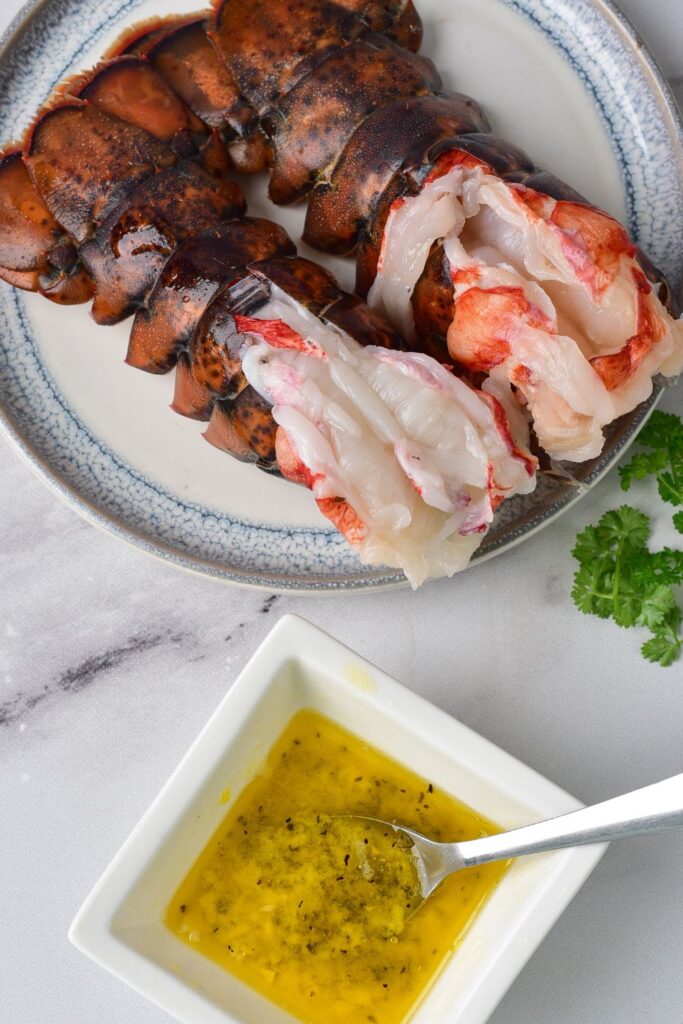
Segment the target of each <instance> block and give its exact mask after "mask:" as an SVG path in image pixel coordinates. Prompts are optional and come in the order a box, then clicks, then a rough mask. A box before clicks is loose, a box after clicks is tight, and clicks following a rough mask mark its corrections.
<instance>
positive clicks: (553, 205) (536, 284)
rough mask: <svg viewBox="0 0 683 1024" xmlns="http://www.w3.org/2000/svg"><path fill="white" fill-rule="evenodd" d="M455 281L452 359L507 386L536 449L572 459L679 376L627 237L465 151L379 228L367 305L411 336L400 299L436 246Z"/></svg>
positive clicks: (406, 305) (658, 308)
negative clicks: (656, 385) (665, 380)
mask: <svg viewBox="0 0 683 1024" xmlns="http://www.w3.org/2000/svg"><path fill="white" fill-rule="evenodd" d="M440 240H442V241H443V245H444V251H445V254H446V257H447V259H448V264H449V266H450V271H451V278H452V282H453V298H454V317H453V321H452V323H451V326H450V328H449V331H448V348H449V352H450V354H451V356H452V357H453V359H454V360H456V361H457V362H458V363H460V364H461V365H463V366H465V367H467V368H468V369H470V370H473V371H479V372H485V373H488V374H490V375H491V377H492V379H493V378H495V381H496V384H495V387H496V388H497V389H498V391H499V392H500V389H501V388H502V387H507V388H508V390H510V389H512V388H514V389H515V395H516V397H517V398H518V400H519V401H520V402H521V403H522V404H523V405H524V406H525V407H526V408H527V409H528V412H529V413H530V415H531V419H532V421H533V425H534V429H535V432H536V435H537V437H538V439H539V443H540V444H541V446H542V447H543V448H544V449H545V450H546V451H547V452H548V454H549V455H551V456H552V457H554V458H559V459H565V460H568V461H573V462H582V461H584V460H586V459H590V458H593V457H595V456H596V455H598V454H599V453H600V451H601V450H602V447H603V444H604V435H603V428H604V427H605V426H606V425H607V424H609V423H611V422H612V421H613V420H614V419H616V418H617V417H618V416H621V415H623V414H624V413H627V412H630V411H631V410H632V409H634V408H635V407H636V406H637V405H638V404H639V403H641V402H642V401H644V400H645V399H646V398H647V397H648V396H649V395H650V393H651V391H652V378H653V376H654V375H656V374H658V373H661V374H663V375H665V376H676V375H677V374H679V373H680V372H681V369H683V321H682V320H675V319H674V318H673V317H672V316H671V315H670V314H669V313H668V311H667V310H666V309H665V307H664V306H663V304H662V303H661V301H660V300H659V298H658V296H657V295H656V293H655V291H654V289H653V286H652V285H651V284H650V282H649V281H648V280H647V278H646V277H645V274H644V273H643V270H642V269H641V267H640V265H639V264H638V261H637V258H636V250H635V247H634V246H633V245H632V244H631V242H630V240H629V238H628V235H627V234H626V232H625V231H624V229H623V228H622V227H621V226H620V225H619V224H618V223H617V222H616V221H614V220H613V219H612V218H611V217H609V216H608V215H607V214H604V213H601V212H600V211H599V210H596V209H594V208H593V207H590V206H587V205H584V204H582V203H576V202H568V201H559V200H555V199H552V198H550V197H549V196H546V195H542V194H541V193H539V192H536V191H535V190H534V189H530V188H527V187H525V186H523V185H519V184H512V183H509V182H506V181H504V180H503V179H501V178H499V177H497V176H496V175H495V174H493V173H492V172H491V168H489V167H488V165H485V164H483V163H482V161H479V160H477V159H475V158H473V157H471V156H469V155H468V154H466V153H463V152H462V151H456V152H455V153H451V154H447V155H446V157H444V158H442V159H441V160H440V161H439V162H438V163H437V165H436V166H435V168H434V170H433V171H432V173H431V175H430V176H429V177H428V178H427V180H426V183H425V185H424V187H423V188H422V190H421V192H420V193H419V194H418V195H417V196H414V197H407V198H404V199H401V200H398V201H397V202H396V203H395V204H394V207H392V209H391V212H390V214H389V217H388V220H387V224H386V228H385V231H384V237H383V243H382V252H381V256H380V261H379V264H378V273H377V277H376V279H375V282H374V284H373V286H372V289H371V290H370V294H369V296H368V301H369V303H370V305H372V306H375V307H376V308H378V309H379V310H381V311H382V312H383V313H384V314H385V315H386V316H388V318H389V319H390V320H391V321H392V322H393V323H394V325H395V326H397V327H398V328H399V329H401V330H402V331H403V332H404V334H405V335H406V336H407V337H410V338H414V335H415V325H414V320H413V314H412V306H411V296H412V294H413V291H414V288H415V285H416V283H417V281H418V279H419V277H420V275H421V273H422V271H423V269H424V266H425V262H426V259H427V257H428V255H429V253H430V250H431V247H432V245H433V243H434V242H437V241H440Z"/></svg>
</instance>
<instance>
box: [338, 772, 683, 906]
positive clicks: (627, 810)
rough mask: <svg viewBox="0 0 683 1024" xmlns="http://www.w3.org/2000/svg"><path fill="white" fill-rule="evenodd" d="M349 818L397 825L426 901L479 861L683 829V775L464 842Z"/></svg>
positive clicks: (358, 816) (378, 820) (353, 816)
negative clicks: (444, 883) (557, 815)
mask: <svg viewBox="0 0 683 1024" xmlns="http://www.w3.org/2000/svg"><path fill="white" fill-rule="evenodd" d="M349 817H351V818H352V819H353V820H356V821H359V822H371V823H372V824H373V825H378V826H379V827H381V828H383V829H387V828H390V829H393V831H394V832H396V833H397V835H399V836H401V837H402V838H403V839H404V840H405V845H406V850H407V852H409V853H410V855H411V856H412V858H413V860H414V864H415V870H416V872H417V877H418V881H419V883H420V891H421V894H422V900H423V901H424V900H426V899H427V898H428V897H429V896H430V895H431V894H432V893H433V892H434V890H435V889H436V888H437V887H438V886H439V885H440V884H441V882H443V880H444V879H445V878H448V876H449V875H452V874H454V873H455V872H456V871H461V870H462V869H463V868H469V867H474V866H475V865H476V864H486V863H489V862H490V861H496V860H509V859H510V858H513V857H521V856H527V855H529V854H532V853H547V852H549V851H551V850H562V849H565V848H566V847H569V846H585V845H588V844H591V843H603V842H605V841H610V840H612V839H625V838H627V837H629V836H640V835H649V834H654V833H656V832H665V831H669V830H670V829H676V828H681V827H683V774H682V775H674V776H673V777H672V778H670V779H665V780H664V781H663V782H656V783H654V785H651V786H645V787H644V788H643V789H637V790H634V791H633V792H632V793H625V794H624V795H623V796H618V797H614V799H612V800H605V801H604V802H603V803H599V804H594V805H593V806H592V807H582V808H581V810H579V811H572V812H571V813H570V814H564V815H561V816H560V817H559V818H550V819H548V820H547V821H539V822H536V823H534V824H532V825H525V826H523V827H522V828H518V829H514V830H513V831H511V832H500V833H497V834H496V835H492V836H484V837H482V838H481V839H468V840H466V841H464V842H462V843H439V842H435V841H434V840H433V839H429V838H428V837H427V836H424V835H422V834H421V833H420V832H416V831H415V830H414V829H412V828H407V827H406V826H404V825H400V824H397V823H396V822H391V821H381V820H380V819H378V818H370V817H364V816H360V815H357V816H356V815H349ZM415 909H416V908H415ZM413 913H414V910H413Z"/></svg>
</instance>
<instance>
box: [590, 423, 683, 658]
mask: <svg viewBox="0 0 683 1024" xmlns="http://www.w3.org/2000/svg"><path fill="white" fill-rule="evenodd" d="M638 441H639V444H640V445H641V446H642V447H644V448H647V449H649V451H643V452H638V453H637V454H636V455H634V456H633V457H632V458H631V460H630V461H629V462H628V463H627V464H626V465H625V466H622V467H621V469H620V470H619V474H620V477H621V486H622V488H623V489H624V490H628V489H629V487H630V486H631V484H632V483H633V482H634V481H636V480H644V479H645V478H646V477H649V476H654V477H655V478H656V480H657V487H658V490H659V494H660V496H661V497H662V499H663V500H664V501H666V502H668V503H669V504H672V505H683V422H682V421H681V420H680V419H679V417H678V416H673V415H671V414H670V413H663V412H655V413H653V415H652V417H651V418H650V420H649V422H648V423H647V425H646V426H645V428H644V429H643V430H642V432H641V434H640V437H639V438H638ZM674 524H675V526H676V528H677V529H678V530H680V531H681V532H682V533H683V511H680V512H677V513H676V514H675V515H674ZM650 529H651V527H650V517H649V516H647V515H645V513H644V512H640V511H639V510H638V509H636V508H633V507H632V506H631V505H622V506H621V507H620V508H618V509H613V510H612V511H610V512H606V513H605V514H604V515H603V516H602V518H601V519H600V520H599V522H598V523H597V525H595V526H588V527H586V529H585V530H583V531H582V532H581V533H580V534H579V535H578V537H577V538H576V545H575V547H574V549H573V551H572V554H573V555H574V558H575V559H576V560H577V562H578V563H579V569H578V570H577V572H576V574H575V576H574V586H573V589H572V598H573V600H574V603H575V604H576V606H577V608H579V609H580V611H582V612H585V613H586V614H591V615H598V616H599V617H600V618H602V619H610V618H611V619H613V620H614V621H615V622H616V623H617V625H619V626H623V627H630V626H642V627H645V628H647V629H649V630H650V632H651V634H652V635H651V637H650V639H649V640H646V641H645V643H644V644H643V645H642V647H641V652H642V654H643V656H644V657H645V658H647V659H648V660H649V661H652V662H655V663H657V664H659V665H663V666H667V665H672V664H673V663H674V661H676V659H677V658H678V656H679V655H680V653H681V649H682V648H683V638H682V637H681V634H680V626H681V621H682V619H683V612H682V611H681V608H680V606H679V604H678V601H677V599H676V590H675V588H676V587H678V586H679V585H680V584H681V583H683V551H679V550H676V549H675V548H670V547H665V548H662V549H661V550H660V551H651V550H650V548H649V546H648V541H649V539H650Z"/></svg>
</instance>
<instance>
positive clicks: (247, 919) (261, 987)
mask: <svg viewBox="0 0 683 1024" xmlns="http://www.w3.org/2000/svg"><path fill="white" fill-rule="evenodd" d="M350 814H361V815H368V816H370V817H378V818H383V819H385V820H389V821H397V822H400V823H401V824H404V825H408V826H410V827H412V828H415V829H417V830H419V831H420V832H423V833H424V834H426V835H428V836H430V837H431V838H433V839H437V840H443V841H457V840H463V839H472V838H476V837H478V836H481V835H489V834H491V833H493V832H496V831H498V829H497V827H496V826H495V825H493V824H492V823H491V822H489V821H486V820H485V819H484V818H482V817H480V816H479V815H478V814H476V813H475V812H474V811H472V810H471V809H470V808H468V807H466V806H465V805H464V804H461V803H459V802H458V801H456V800H454V799H453V798H452V797H450V796H447V795H446V794H445V793H442V792H440V791H438V790H436V789H435V788H434V787H433V786H432V785H431V784H430V783H429V782H428V781H425V780H424V779H421V778H419V777H418V776H416V775H415V774H413V773H412V772H411V771H409V770H408V769H406V768H404V767H403V766H401V765H399V764H397V763H396V762H394V761H392V760H391V759H390V758H388V757H386V756H385V755H384V754H382V753H380V752H379V751H378V750H375V749H374V748H372V747H369V746H368V745H367V744H365V743H364V742H362V741H361V740H359V739H358V738H356V737H355V736H352V735H351V734H350V733H348V732H346V731H345V730H343V729H341V728H340V727H339V726H337V725H335V724H334V723H332V722H330V721H329V720H328V719H325V718H323V717H322V716H320V715H318V714H317V713H314V712H311V711H303V712H300V713H299V714H297V715H296V716H295V717H294V718H293V719H292V721H291V722H290V724H289V725H288V727H287V728H286V730H285V731H284V733H283V734H282V736H281V737H280V739H279V740H278V742H277V743H276V745H275V746H274V747H273V749H272V750H271V752H270V755H269V757H268V761H267V765H266V769H265V770H264V771H263V772H262V773H261V774H259V775H257V776H256V778H254V779H253V780H252V781H251V782H250V783H249V784H248V785H247V786H246V788H245V789H244V790H243V792H242V793H241V794H240V796H239V797H238V798H237V800H236V801H235V804H234V805H233V807H232V808H231V809H230V810H229V812H228V814H227V816H226V818H225V820H224V822H223V823H222V825H221V826H220V828H219V829H218V831H217V832H216V833H215V835H214V836H213V838H212V839H211V840H210V841H209V843H208V844H207V846H206V848H205V849H204V851H203V852H202V854H201V855H200V857H199V859H198V860H197V862H196V864H195V865H194V867H193V868H192V869H191V871H190V873H189V874H188V875H187V877H186V878H185V880H184V881H183V883H182V884H181V886H180V887H179V889H178V891H177V892H176V894H175V895H174V897H173V899H172V901H171V903H170V905H169V907H168V910H167V914H166V924H167V926H168V927H169V928H170V929H171V930H172V931H173V932H175V933H176V934H177V935H178V936H180V938H182V939H183V940H184V941H185V942H187V943H189V944H190V945H192V946H193V947H194V948H195V949H198V950H199V951H200V952H202V953H203V954H204V955H205V956H207V957H209V958H210V959H211V960H213V961H215V962H217V963H219V964H220V965H221V966H222V967H224V968H225V969H226V970H228V971H230V972H231V973H232V974H234V975H236V976H237V977H238V978H240V979H241V980H242V981H244V982H246V983H247V984H248V985H251V986H252V987H253V988H254V989H256V990H257V991H258V992H260V993H261V994H262V995H264V996H266V997H267V998H268V999H270V1000H272V1001H273V1002H274V1003H277V1004H278V1005H279V1006H281V1007H282V1008H283V1009H285V1010H287V1011H288V1012H289V1013H291V1014H292V1015H293V1016H295V1017H296V1018H297V1019H298V1020H300V1021H302V1022H304V1024H401V1022H402V1021H405V1020H406V1019H407V1017H408V1016H409V1014H410V1012H411V1010H412V1009H414V1007H415V1006H416V1004H417V1002H418V1001H419V999H420V998H421V997H422V996H423V995H424V993H425V992H426V990H427V988H428V986H429V984H430V983H431V981H432V980H433V978H434V976H435V975H436V973H437V972H438V970H439V968H440V966H441V965H442V964H443V963H444V961H445V959H446V958H447V957H448V955H449V954H450V953H452V952H453V950H454V949H455V948H456V947H457V945H458V943H459V942H460V940H461V939H462V937H463V935H464V933H465V931H466V929H467V927H468V925H469V924H470V922H471V921H472V919H473V917H474V916H475V914H476V913H477V911H478V910H479V908H480V907H481V905H482V903H483V902H484V901H485V900H486V899H487V897H488V896H489V895H490V893H491V892H492V890H493V889H494V888H495V886H496V885H497V883H498V881H499V879H500V877H501V875H502V874H503V872H504V871H505V868H506V865H504V864H503V865H500V864H491V865H485V866H483V867H479V868H476V869H469V870H467V871H463V872H460V873H459V874H457V875H455V876H453V877H452V878H450V879H447V880H446V882H444V883H443V885H442V886H441V887H440V888H439V889H438V890H437V891H436V893H434V894H433V895H432V896H431V897H430V898H429V900H427V901H426V902H425V903H424V904H423V905H422V906H420V907H419V909H417V910H415V906H416V905H417V903H418V902H419V889H418V886H417V879H416V876H415V872H414V867H413V863H412V858H411V857H410V856H408V854H407V853H406V851H405V850H404V849H402V848H401V846H400V843H397V841H396V836H395V834H394V833H392V832H389V833H384V832H383V831H382V830H378V829H376V828H373V827H369V828H367V829H366V828H365V827H363V826H359V825H358V823H357V822H351V821H348V820H346V819H345V818H344V817H343V815H350ZM338 816H342V817H338Z"/></svg>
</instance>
